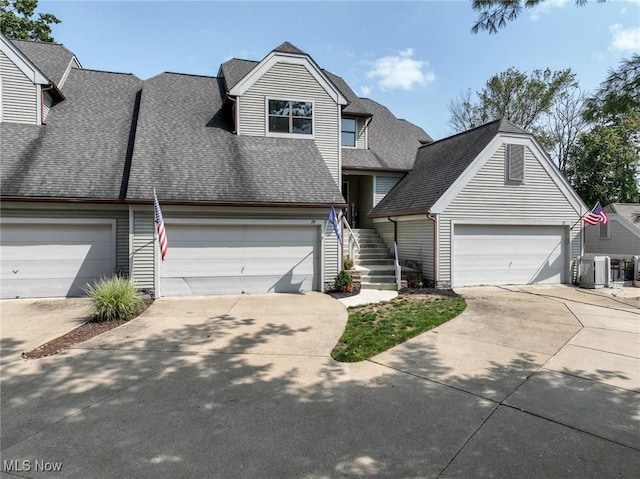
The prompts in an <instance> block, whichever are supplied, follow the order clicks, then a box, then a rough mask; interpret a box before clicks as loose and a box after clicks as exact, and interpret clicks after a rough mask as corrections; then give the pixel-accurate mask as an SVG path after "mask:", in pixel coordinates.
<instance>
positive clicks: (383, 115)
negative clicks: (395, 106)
mask: <svg viewBox="0 0 640 479" xmlns="http://www.w3.org/2000/svg"><path fill="white" fill-rule="evenodd" d="M360 102H361V104H362V105H363V107H364V109H366V111H367V112H369V113H371V114H372V115H373V117H372V119H371V123H370V124H369V149H370V150H371V151H370V152H368V153H362V152H364V151H366V150H355V149H352V148H343V149H342V167H343V168H346V169H374V170H376V169H380V170H398V171H409V170H410V169H411V168H413V164H414V162H415V159H416V153H417V152H418V148H420V146H421V145H423V144H424V143H427V142H431V141H433V140H432V139H431V137H430V136H429V135H427V134H426V133H425V132H424V130H423V129H422V128H420V127H418V126H416V125H414V124H413V123H409V122H408V121H405V120H399V119H397V118H396V117H395V116H394V115H393V113H391V112H390V111H389V109H388V108H386V107H384V106H382V105H380V104H379V103H377V102H375V101H373V100H369V99H367V98H361V99H360Z"/></svg>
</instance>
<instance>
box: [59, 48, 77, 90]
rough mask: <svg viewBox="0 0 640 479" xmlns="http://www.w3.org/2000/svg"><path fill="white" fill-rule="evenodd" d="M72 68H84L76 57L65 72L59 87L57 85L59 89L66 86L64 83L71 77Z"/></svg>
mask: <svg viewBox="0 0 640 479" xmlns="http://www.w3.org/2000/svg"><path fill="white" fill-rule="evenodd" d="M72 68H82V66H81V65H80V62H79V61H78V59H77V58H76V57H75V55H74V57H73V58H72V59H71V61H70V62H69V64H68V65H67V69H66V70H65V71H64V74H63V75H62V78H61V79H60V82H59V83H58V85H56V86H57V87H58V88H62V85H64V83H65V82H66V81H67V78H68V77H69V73H71V69H72Z"/></svg>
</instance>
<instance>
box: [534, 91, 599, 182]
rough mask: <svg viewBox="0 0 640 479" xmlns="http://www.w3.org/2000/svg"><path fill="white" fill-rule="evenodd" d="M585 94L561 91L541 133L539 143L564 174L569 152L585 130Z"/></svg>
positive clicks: (586, 123)
mask: <svg viewBox="0 0 640 479" xmlns="http://www.w3.org/2000/svg"><path fill="white" fill-rule="evenodd" d="M585 102H586V94H585V93H584V92H583V91H581V90H580V89H577V88H576V89H568V90H564V91H562V92H561V93H560V94H559V95H558V96H557V97H556V100H555V101H554V103H553V105H552V106H551V110H550V111H549V114H548V115H547V120H546V121H547V125H546V128H544V130H543V131H542V132H540V133H541V134H542V135H543V136H544V138H543V139H542V140H541V143H543V144H544V145H546V146H547V148H549V152H550V154H551V157H552V158H553V159H554V160H555V161H556V164H557V165H558V168H559V169H560V171H561V172H562V173H563V174H564V173H566V171H567V164H568V162H569V152H570V151H571V149H572V148H573V147H574V146H575V144H576V142H577V140H578V138H579V137H580V134H581V133H583V132H584V131H586V130H587V126H588V121H587V120H586V119H585V118H584V115H583V110H584V104H585Z"/></svg>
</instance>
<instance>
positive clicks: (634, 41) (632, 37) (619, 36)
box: [609, 23, 640, 52]
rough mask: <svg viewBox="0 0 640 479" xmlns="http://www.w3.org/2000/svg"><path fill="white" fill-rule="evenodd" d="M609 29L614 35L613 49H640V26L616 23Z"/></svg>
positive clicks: (631, 50) (612, 40)
mask: <svg viewBox="0 0 640 479" xmlns="http://www.w3.org/2000/svg"><path fill="white" fill-rule="evenodd" d="M609 31H610V32H611V35H612V36H613V38H612V39H611V48H612V49H614V50H621V51H630V52H633V51H638V50H640V27H629V28H622V25H620V24H619V23H616V24H614V25H611V26H610V27H609Z"/></svg>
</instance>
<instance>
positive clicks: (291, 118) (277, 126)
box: [268, 99, 313, 135]
mask: <svg viewBox="0 0 640 479" xmlns="http://www.w3.org/2000/svg"><path fill="white" fill-rule="evenodd" d="M268 108H269V118H268V125H269V133H275V134H279V133H280V134H285V135H287V134H296V135H312V134H313V103H312V102H310V101H293V100H271V99H270V100H268Z"/></svg>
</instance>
